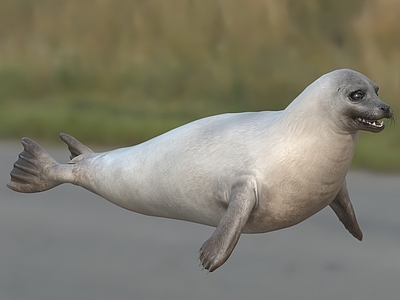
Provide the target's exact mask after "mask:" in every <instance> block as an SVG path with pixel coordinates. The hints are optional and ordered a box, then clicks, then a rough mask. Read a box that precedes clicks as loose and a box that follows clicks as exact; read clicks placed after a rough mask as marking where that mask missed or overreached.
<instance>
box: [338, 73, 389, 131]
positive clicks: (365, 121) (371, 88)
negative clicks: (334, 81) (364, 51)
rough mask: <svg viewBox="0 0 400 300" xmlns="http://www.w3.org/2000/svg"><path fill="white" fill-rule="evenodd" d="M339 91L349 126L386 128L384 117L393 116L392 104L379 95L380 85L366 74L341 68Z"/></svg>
mask: <svg viewBox="0 0 400 300" xmlns="http://www.w3.org/2000/svg"><path fill="white" fill-rule="evenodd" d="M339 78H340V80H339V84H338V85H339V87H338V92H339V93H340V94H341V97H340V98H341V99H342V104H343V105H342V106H341V109H342V112H343V113H344V115H346V116H347V120H346V122H345V123H347V126H346V127H347V128H348V129H352V130H354V129H355V130H365V131H370V132H375V133H376V132H380V131H382V130H383V129H384V128H385V125H384V124H383V121H382V119H383V118H392V111H391V109H390V106H389V105H387V104H386V103H384V102H383V101H382V100H381V99H379V97H378V90H379V87H378V86H377V85H376V84H375V83H373V82H372V81H371V80H370V79H368V78H367V77H365V76H364V75H362V74H360V73H357V72H355V71H351V70H341V74H340V76H339Z"/></svg>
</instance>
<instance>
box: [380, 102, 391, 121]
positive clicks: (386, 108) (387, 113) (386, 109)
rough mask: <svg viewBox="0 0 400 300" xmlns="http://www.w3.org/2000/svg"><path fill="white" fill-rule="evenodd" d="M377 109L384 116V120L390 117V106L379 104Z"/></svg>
mask: <svg viewBox="0 0 400 300" xmlns="http://www.w3.org/2000/svg"><path fill="white" fill-rule="evenodd" d="M378 108H379V109H380V110H381V111H382V112H383V113H384V114H385V118H391V117H392V110H391V109H390V106H389V105H387V104H386V103H383V104H380V105H379V106H378Z"/></svg>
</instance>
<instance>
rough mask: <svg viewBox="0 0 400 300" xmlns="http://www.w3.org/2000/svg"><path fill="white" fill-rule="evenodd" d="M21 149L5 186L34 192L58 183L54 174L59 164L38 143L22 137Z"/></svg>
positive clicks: (24, 191) (23, 191) (25, 191)
mask: <svg viewBox="0 0 400 300" xmlns="http://www.w3.org/2000/svg"><path fill="white" fill-rule="evenodd" d="M21 143H22V146H23V147H24V151H22V152H21V153H20V154H19V156H18V160H17V161H16V162H15V164H14V168H13V169H12V171H11V173H10V175H11V180H10V181H9V182H8V184H7V186H8V187H9V188H10V189H12V190H14V191H16V192H21V193H36V192H41V191H45V190H48V189H51V188H53V187H55V186H57V185H59V184H61V182H59V181H58V180H57V179H56V176H55V174H56V173H57V168H58V167H59V164H58V163H57V162H56V161H55V160H54V159H53V158H52V157H51V156H50V155H49V154H48V153H47V152H46V151H45V150H44V149H43V148H42V147H40V146H39V144H38V143H36V142H35V141H33V140H31V139H29V138H23V139H22V141H21Z"/></svg>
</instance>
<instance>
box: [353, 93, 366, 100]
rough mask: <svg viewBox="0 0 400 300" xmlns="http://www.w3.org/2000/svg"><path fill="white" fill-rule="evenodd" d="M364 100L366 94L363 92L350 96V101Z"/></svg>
mask: <svg viewBox="0 0 400 300" xmlns="http://www.w3.org/2000/svg"><path fill="white" fill-rule="evenodd" d="M362 98H364V93H363V92H362V91H355V92H353V93H351V94H350V99H351V100H353V101H359V100H361V99H362Z"/></svg>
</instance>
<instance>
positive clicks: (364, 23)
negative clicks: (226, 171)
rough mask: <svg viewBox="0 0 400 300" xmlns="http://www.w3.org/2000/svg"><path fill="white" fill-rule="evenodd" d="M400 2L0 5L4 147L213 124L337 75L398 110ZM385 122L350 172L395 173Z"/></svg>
mask: <svg viewBox="0 0 400 300" xmlns="http://www.w3.org/2000/svg"><path fill="white" fill-rule="evenodd" d="M399 6H400V4H399V1H398V0H379V1H378V0H355V1H347V0H325V1H318V0H267V1H266V0H252V1H239V0H229V1H228V0H219V1H217V0H169V1H165V0H117V1H111V0H85V1H81V0H68V1H63V0H0V107H1V109H0V138H3V139H4V138H7V139H8V138H18V139H19V138H21V137H22V136H30V137H32V138H36V139H40V140H41V141H43V140H44V139H46V140H48V141H57V134H58V133H59V132H67V133H70V134H72V135H74V136H76V137H77V138H78V139H80V140H82V141H83V142H85V143H89V144H90V143H92V144H93V143H96V144H101V145H107V146H112V147H114V146H122V145H132V144H135V143H139V142H141V141H143V140H146V139H148V138H150V137H153V136H155V135H158V134H160V133H163V132H165V131H167V130H169V129H171V128H173V127H176V126H179V125H182V124H184V123H187V122H189V121H192V120H194V119H198V118H200V117H204V116H208V115H212V114H218V113H224V112H238V111H253V110H255V111H257V110H277V109H283V108H285V107H286V105H287V104H288V103H289V102H290V101H291V100H293V99H294V98H295V97H296V96H297V95H298V94H299V93H300V92H301V91H302V90H303V89H304V88H305V87H306V86H307V85H308V84H310V83H311V82H313V81H314V80H315V79H316V78H318V77H319V76H320V75H322V74H324V73H327V72H329V71H331V70H333V69H337V68H352V69H355V70H357V71H360V72H362V73H364V74H365V75H367V76H368V77H370V78H371V79H372V80H373V81H375V82H376V83H377V84H378V85H379V86H380V97H381V98H382V99H383V100H384V101H386V102H387V103H388V104H390V105H391V106H392V107H393V109H394V111H395V112H396V111H399V110H400V100H399V95H400V14H399V10H400V8H399ZM387 123H388V122H387ZM389 123H390V122H389ZM388 125H389V126H388V128H387V129H386V130H385V131H384V132H383V133H381V134H378V135H374V134H371V133H366V134H362V136H361V139H360V143H359V146H358V148H357V153H356V157H355V160H354V164H353V165H354V166H356V167H363V168H371V169H380V170H399V169H400V155H399V152H398V149H399V147H400V134H399V130H398V129H396V128H395V126H394V124H388ZM57 142H58V141H57ZM382 149H384V150H382ZM382 152H384V153H385V155H382Z"/></svg>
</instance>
